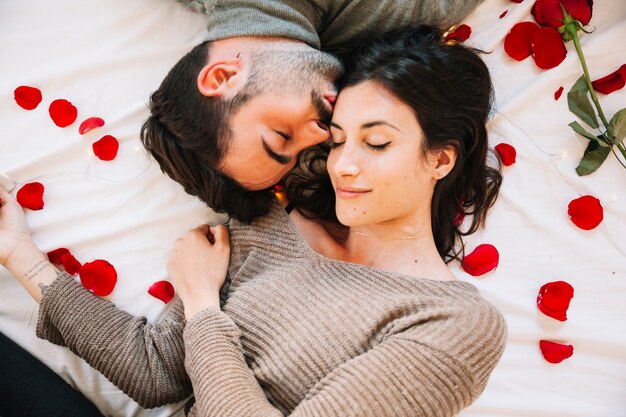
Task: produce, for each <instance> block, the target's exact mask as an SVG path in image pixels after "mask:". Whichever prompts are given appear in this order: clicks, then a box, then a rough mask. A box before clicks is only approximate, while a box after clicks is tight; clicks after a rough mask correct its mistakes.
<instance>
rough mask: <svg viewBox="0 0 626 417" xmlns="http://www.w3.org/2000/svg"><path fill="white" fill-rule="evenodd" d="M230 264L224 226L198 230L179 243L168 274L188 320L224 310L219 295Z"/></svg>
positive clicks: (226, 230) (205, 227) (184, 237)
mask: <svg viewBox="0 0 626 417" xmlns="http://www.w3.org/2000/svg"><path fill="white" fill-rule="evenodd" d="M229 260H230V243H229V241H228V229H227V228H226V226H224V225H218V226H213V227H209V226H207V225H204V226H200V227H197V228H195V229H192V230H190V231H189V232H187V233H186V234H185V235H184V236H183V237H181V238H179V239H177V240H176V242H175V243H174V248H173V249H172V253H171V255H170V258H169V260H168V262H167V272H168V274H169V276H170V278H171V279H172V281H173V282H174V286H175V287H176V292H177V293H178V295H179V296H180V298H181V299H182V300H183V304H184V306H185V317H186V318H187V320H189V319H191V317H193V316H194V315H195V314H196V313H198V312H199V311H200V310H203V309H205V308H208V307H216V308H218V309H219V308H220V299H219V292H220V289H221V288H222V285H223V284H224V280H225V279H226V272H227V270H228V262H229Z"/></svg>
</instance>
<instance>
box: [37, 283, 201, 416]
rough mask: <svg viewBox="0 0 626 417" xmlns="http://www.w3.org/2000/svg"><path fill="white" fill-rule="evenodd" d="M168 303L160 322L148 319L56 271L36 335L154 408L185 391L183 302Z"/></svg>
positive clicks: (184, 394) (188, 386)
mask: <svg viewBox="0 0 626 417" xmlns="http://www.w3.org/2000/svg"><path fill="white" fill-rule="evenodd" d="M174 303H175V304H174V305H173V306H172V307H171V308H170V309H169V311H168V312H167V313H166V316H165V317H164V318H163V320H161V322H159V323H158V324H149V323H147V320H146V318H145V317H135V316H132V315H130V314H128V313H126V312H124V311H121V310H119V309H118V308H117V307H116V306H115V305H114V304H113V303H111V302H109V301H107V300H104V299H101V298H99V297H96V296H94V295H93V294H91V293H90V292H89V291H87V290H86V289H85V288H84V287H82V286H81V285H80V284H79V283H77V282H76V281H75V280H74V279H72V277H70V276H69V275H67V274H66V273H59V276H58V278H57V279H56V280H55V281H54V282H53V283H52V284H51V285H50V287H48V289H47V290H46V292H45V294H44V296H43V299H42V301H41V305H40V308H39V321H38V323H37V336H38V337H40V338H42V339H47V340H49V341H50V342H52V343H55V344H57V345H61V346H67V347H68V348H69V349H70V350H71V351H72V352H74V353H75V354H76V355H78V356H80V357H81V358H83V359H84V360H85V361H86V362H87V363H89V365H91V366H92V367H94V368H95V369H97V370H98V371H99V372H101V373H102V374H103V375H104V376H105V377H106V378H107V379H108V380H109V381H111V382H112V383H113V384H115V385H116V386H117V387H118V388H120V389H121V390H122V391H123V392H124V393H126V394H127V395H128V396H129V397H131V398H132V399H133V400H135V401H136V402H137V403H138V404H139V405H141V406H142V407H145V408H153V407H158V406H161V405H164V404H169V403H173V402H177V401H180V400H183V399H185V398H186V397H188V396H189V395H190V394H191V382H190V380H189V377H188V376H187V374H186V373H185V369H184V354H185V352H184V347H183V341H182V333H183V328H184V326H185V319H184V314H183V307H182V303H181V302H180V300H177V301H175V302H174Z"/></svg>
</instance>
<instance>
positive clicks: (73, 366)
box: [0, 0, 626, 417]
mask: <svg viewBox="0 0 626 417" xmlns="http://www.w3.org/2000/svg"><path fill="white" fill-rule="evenodd" d="M531 6H532V2H531V1H529V0H526V1H524V2H523V3H521V4H516V3H513V2H510V1H508V0H486V1H485V3H483V4H482V5H481V6H480V7H479V8H478V9H477V10H476V11H475V12H474V13H473V14H472V15H471V16H470V17H469V18H468V19H466V23H468V24H469V25H470V26H471V27H472V29H473V34H472V36H471V38H470V40H469V41H468V43H469V44H472V45H475V46H478V47H480V48H482V49H484V50H487V51H491V53H490V54H489V55H487V56H486V57H485V58H486V61H487V62H488V64H489V66H490V69H491V70H492V73H493V77H494V85H495V90H496V108H497V110H496V112H495V113H494V117H493V120H492V122H491V124H490V140H491V141H492V144H493V145H495V144H497V143H500V142H506V143H509V144H511V145H513V146H514V147H515V148H516V149H517V152H518V157H517V163H516V164H515V165H513V166H511V167H505V168H504V184H503V187H502V191H501V195H500V198H499V200H498V202H497V203H496V205H495V207H494V208H493V210H492V212H491V213H490V215H489V217H488V222H487V227H486V229H485V230H483V231H481V232H479V233H477V234H475V235H474V236H472V237H470V238H469V239H467V246H468V250H472V249H473V248H474V247H476V246H477V245H479V244H481V243H491V244H493V245H495V246H496V247H497V248H498V250H499V252H500V265H499V267H498V269H497V270H496V271H494V272H492V273H490V274H488V275H484V276H483V277H478V278H474V277H471V276H469V275H467V274H466V273H464V272H463V271H462V270H461V269H460V268H459V266H458V265H453V266H452V268H453V270H454V272H455V274H456V275H457V276H458V277H459V278H460V279H462V280H466V281H469V282H472V283H473V284H475V285H476V286H477V287H478V288H479V289H480V290H481V292H482V293H483V294H484V295H485V296H486V297H487V298H488V299H490V300H491V301H492V302H494V303H495V304H496V305H497V306H498V307H499V308H500V309H501V310H502V311H503V313H504V315H505V317H506V319H507V322H508V325H509V336H508V345H507V349H506V351H505V353H504V356H503V358H502V361H501V362H500V364H499V365H498V366H497V368H496V369H495V371H494V373H493V375H492V377H491V380H490V382H489V384H488V386H487V388H486V389H485V391H484V393H483V395H482V396H481V397H480V398H479V400H478V401H477V402H476V403H475V404H473V405H472V406H471V407H469V408H468V409H466V410H464V411H463V412H462V413H461V416H463V417H488V416H498V417H526V416H528V417H538V416H539V417H557V416H558V417H562V416H568V417H583V416H584V417H587V416H594V417H620V416H622V417H624V416H626V302H625V301H626V237H625V236H626V223H625V222H624V219H626V171H625V170H624V169H623V168H622V167H621V166H619V164H618V163H617V161H615V159H614V158H613V157H609V160H608V161H607V162H606V163H605V164H604V166H603V167H602V168H600V170H599V171H598V172H597V173H595V174H593V175H591V176H588V177H584V178H580V177H578V176H577V175H576V173H575V172H574V167H575V166H576V164H577V160H578V158H579V157H580V155H581V154H582V150H583V149H584V147H585V145H586V144H585V141H584V140H583V139H580V138H579V137H576V135H575V134H574V133H573V132H572V131H571V130H570V128H569V127H568V126H567V124H568V123H569V122H571V121H573V120H575V118H574V116H573V115H572V114H571V113H569V111H568V110H567V104H566V97H565V93H566V92H567V91H568V90H569V88H570V87H571V85H572V84H573V82H574V81H575V80H576V79H577V78H578V77H579V75H580V73H581V70H580V67H579V63H578V59H577V56H576V54H575V52H574V50H573V45H571V43H570V44H568V45H567V46H568V56H567V58H566V59H565V61H564V62H563V63H562V64H561V65H560V66H558V67H557V68H555V69H552V70H549V71H541V70H538V69H537V68H536V67H535V66H534V64H533V62H532V60H531V59H530V58H529V59H527V60H526V61H523V62H516V61H513V60H512V59H510V58H509V57H508V56H506V54H505V53H504V51H503V48H502V42H503V38H504V36H505V35H506V33H507V32H508V31H509V29H510V28H511V27H512V26H513V24H515V23H516V22H518V21H521V20H531V17H530V8H531ZM505 10H508V13H507V15H506V16H505V17H504V18H502V19H500V18H499V16H500V14H501V13H502V12H503V11H505ZM204 23H205V18H204V17H203V16H201V15H199V14H196V13H194V12H191V11H189V10H185V9H184V8H183V7H181V6H180V5H179V4H177V3H175V2H169V1H165V0H159V1H154V0H152V1H150V0H135V1H133V2H127V1H123V0H103V1H99V2H89V3H87V2H83V1H79V0H59V1H54V2H48V1H43V0H34V1H29V2H19V1H7V0H4V1H0V52H1V53H2V65H1V66H0V172H4V173H6V174H8V175H10V176H11V177H13V178H14V179H16V180H17V181H18V182H20V183H22V184H23V183H26V182H30V181H40V182H42V183H44V184H45V187H46V194H45V196H46V198H45V204H46V206H45V209H44V210H41V211H30V212H28V221H29V224H30V225H31V227H32V229H33V233H34V237H35V240H36V242H37V243H38V244H39V246H40V247H41V248H42V249H43V250H44V251H47V250H51V249H55V248H58V247H67V248H70V250H71V251H72V252H73V253H74V254H75V255H76V257H77V258H78V259H79V260H80V261H82V262H87V261H91V260H93V259H106V260H108V261H110V262H111V263H112V264H113V265H115V267H116V269H117V271H118V274H119V281H118V284H117V287H116V289H115V291H114V292H113V293H112V295H111V296H109V297H108V298H109V299H110V300H112V301H113V302H115V303H116V304H117V305H118V306H119V307H120V308H122V309H124V310H126V311H129V312H130V313H132V314H136V315H145V316H147V317H148V319H149V320H150V321H152V322H154V321H157V320H158V319H159V318H160V317H161V316H162V315H163V313H164V311H165V310H166V308H167V307H164V305H163V303H161V301H159V300H156V299H155V298H152V297H151V296H150V295H148V294H147V293H146V290H147V288H148V287H149V286H150V285H151V284H152V283H153V282H155V281H158V280H161V279H166V278H167V275H166V273H165V262H166V260H167V255H168V252H169V250H170V248H171V246H172V243H173V241H174V240H175V239H176V238H177V237H178V236H180V235H181V234H182V233H184V232H185V231H186V230H187V229H189V228H191V227H194V226H195V225H197V224H200V223H202V222H212V223H216V222H220V221H221V220H223V218H222V217H220V216H217V215H215V214H214V213H212V211H211V210H209V209H207V208H206V207H204V206H203V205H202V204H201V202H199V201H198V200H197V199H195V198H193V197H190V196H188V195H186V194H185V193H184V191H183V190H182V188H181V187H180V186H178V185H177V184H176V183H174V182H173V181H171V180H169V179H168V178H167V177H165V176H164V175H163V174H161V172H160V171H159V169H158V166H157V164H156V163H155V162H151V160H150V159H149V158H148V157H147V156H146V155H145V153H144V151H143V148H142V147H141V145H140V142H139V138H138V133H139V129H140V126H141V123H142V121H143V120H144V119H145V117H146V115H147V109H146V104H145V103H146V102H147V99H148V97H149V94H150V93H151V92H152V91H153V90H154V89H155V88H156V87H157V86H158V85H159V83H160V81H161V80H162V78H163V77H164V76H165V74H166V72H167V71H168V69H169V68H170V67H171V66H172V65H173V64H174V62H176V61H177V60H178V58H180V57H181V56H182V55H183V54H184V53H185V52H186V51H187V50H189V49H190V48H191V47H192V46H193V45H195V44H196V43H198V42H200V41H201V40H202V38H203V35H204V30H205V28H204ZM591 24H592V25H593V26H594V27H595V28H596V29H595V32H594V33H593V34H590V35H582V45H583V49H584V51H585V54H586V56H587V59H588V61H589V64H590V71H591V75H592V77H593V78H594V79H595V78H599V77H601V76H604V75H606V74H608V73H610V72H612V71H614V70H615V69H617V68H618V67H619V66H620V65H622V64H624V63H626V49H624V47H623V41H624V39H626V2H624V1H623V0H604V1H601V2H600V1H598V2H596V5H595V9H594V16H593V19H592V21H591ZM19 85H32V86H35V87H38V88H40V89H41V90H42V93H43V102H42V103H41V104H40V105H39V107H38V108H37V109H35V110H33V111H25V110H23V109H21V108H20V107H18V106H17V105H16V104H15V102H14V100H13V90H14V89H15V88H16V87H17V86H19ZM559 86H564V87H565V93H564V95H563V97H561V99H560V100H558V101H555V100H554V97H553V93H554V91H556V90H557V88H558V87H559ZM57 98H65V99H68V100H70V101H71V102H72V103H74V105H76V107H77V108H78V111H79V115H78V119H77V122H76V123H74V124H73V125H71V126H70V127H68V128H65V129H61V128H58V127H56V126H54V124H53V123H52V121H51V120H50V117H49V116H48V112H47V108H48V105H49V104H50V102H51V101H52V100H54V99H57ZM600 101H601V102H602V105H603V108H604V109H605V112H606V113H608V114H613V113H615V112H616V111H617V110H618V109H620V108H622V107H625V104H626V89H623V90H620V91H618V92H615V93H613V94H611V95H608V96H601V97H600ZM90 116H99V117H102V118H104V119H105V121H106V125H105V126H104V127H102V128H99V129H96V130H93V131H91V132H89V133H88V134H86V135H84V136H81V135H79V134H78V131H77V130H78V125H79V123H80V121H82V120H84V119H85V118H87V117H90ZM104 134H111V135H114V136H116V137H117V138H118V139H119V140H120V143H121V147H120V151H119V154H118V157H117V158H116V159H115V160H114V161H112V162H103V161H100V160H98V159H97V158H95V157H94V156H93V154H92V153H91V144H92V143H93V142H94V141H95V140H97V139H99V138H100V137H101V136H102V135H104ZM585 194H593V195H595V196H596V197H597V198H599V199H600V200H601V202H602V205H603V206H604V214H605V219H604V221H603V223H602V224H601V225H600V226H599V227H598V228H596V229H594V230H591V231H583V230H580V229H578V228H577V227H575V226H574V225H573V224H572V223H571V222H570V220H569V219H568V217H567V205H568V203H569V202H570V201H571V200H572V199H574V198H576V197H578V196H581V195H585ZM557 280H564V281H567V282H569V283H570V284H571V285H572V286H573V287H574V289H575V296H574V299H573V300H572V303H571V307H570V309H569V311H568V320H567V321H566V322H557V321H556V320H554V319H551V318H549V317H546V316H545V315H543V314H542V313H540V312H539V311H538V309H537V307H536V304H535V299H536V295H537V292H538V290H539V287H540V286H541V285H543V284H544V283H546V282H550V281H557ZM36 320H37V305H36V303H35V302H34V301H32V299H31V298H30V297H29V296H28V295H27V294H26V293H25V291H24V290H23V289H22V288H21V287H20V286H19V285H18V284H17V283H16V282H15V281H14V279H13V278H11V277H10V275H9V274H8V273H7V272H6V271H5V270H0V331H2V332H3V333H5V334H6V335H8V336H9V337H11V338H13V339H14V340H15V341H16V342H17V343H19V344H20V345H21V346H23V347H24V348H26V349H27V350H28V351H30V352H31V353H33V354H34V355H35V356H36V357H38V358H39V359H41V360H42V361H43V362H45V363H46V364H47V365H48V366H50V367H51V368H52V369H53V370H54V371H56V372H57V373H59V374H60V375H61V376H62V377H63V378H64V379H65V380H67V381H68V382H69V383H71V384H72V385H73V386H75V387H77V388H78V389H80V390H81V391H82V392H83V393H84V394H85V395H86V396H87V397H88V398H90V399H91V400H92V401H94V402H95V403H96V404H97V406H98V407H99V408H100V410H101V411H102V412H103V413H104V414H106V415H111V416H142V417H144V416H146V417H147V416H150V417H152V416H154V417H156V416H159V417H161V416H170V415H173V414H175V413H177V412H178V413H179V414H180V408H181V406H182V403H181V404H174V405H170V406H166V407H162V408H159V409H154V410H143V409H141V408H140V407H139V406H138V405H137V404H136V403H134V402H133V401H132V400H130V399H128V398H127V397H126V396H125V395H124V394H123V393H121V392H120V391H119V390H118V389H117V388H115V387H114V386H113V385H112V384H111V383H109V382H108V381H107V380H106V379H105V378H104V377H102V376H101V375H100V374H98V373H97V372H96V371H94V370H93V369H91V368H90V367H89V366H88V365H87V364H86V363H85V362H83V361H82V360H81V359H79V358H77V357H76V356H74V355H73V354H72V353H71V352H69V351H68V350H67V349H65V348H60V347H58V346H54V345H52V344H50V343H48V342H46V341H43V340H39V339H37V338H36V337H35V332H34V329H35V324H36ZM540 339H548V340H554V341H560V342H563V343H568V344H572V345H574V348H575V352H574V355H573V356H572V357H571V358H569V359H567V360H565V361H564V362H562V363H560V364H556V365H553V364H549V363H547V362H546V361H545V360H544V359H543V357H542V356H541V353H540V351H539V348H538V341H539V340H540ZM0 360H1V359H0Z"/></svg>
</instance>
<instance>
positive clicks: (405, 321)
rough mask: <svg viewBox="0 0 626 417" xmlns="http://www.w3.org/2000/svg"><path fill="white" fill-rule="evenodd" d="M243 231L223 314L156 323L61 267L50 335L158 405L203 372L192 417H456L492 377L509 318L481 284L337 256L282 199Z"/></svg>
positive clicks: (48, 299)
mask: <svg viewBox="0 0 626 417" xmlns="http://www.w3.org/2000/svg"><path fill="white" fill-rule="evenodd" d="M230 233H231V245H232V252H231V262H230V266H229V272H228V278H227V283H229V284H230V285H229V287H228V288H227V287H225V289H224V291H223V295H224V300H225V303H224V304H223V308H222V311H219V310H217V309H207V310H204V311H202V312H200V313H199V314H197V315H196V316H195V317H194V318H193V319H192V320H190V321H189V322H188V323H186V322H185V320H184V316H183V314H182V305H181V303H180V301H177V302H175V303H174V305H172V308H171V309H170V311H169V312H168V314H167V316H166V318H165V319H164V320H163V321H162V322H161V323H159V324H156V325H152V324H147V323H146V320H145V319H144V318H141V317H133V316H130V315H128V314H127V313H124V312H122V311H119V310H117V309H116V308H115V306H114V305H113V304H111V303H109V302H108V301H105V300H102V299H99V298H97V297H94V296H92V295H90V294H89V293H88V292H87V291H86V290H85V289H84V288H82V287H81V286H80V284H77V283H76V282H75V281H74V280H73V279H72V278H71V277H69V276H67V275H61V276H60V277H59V279H57V280H56V281H55V282H54V283H53V284H52V285H51V286H50V288H49V289H48V290H47V291H46V293H45V296H44V298H43V301H42V304H41V307H40V313H39V323H38V335H39V336H40V337H43V338H46V339H48V340H50V341H51V342H53V343H56V344H60V345H65V346H68V347H69V348H70V349H71V350H72V351H73V352H75V353H76V354H78V355H79V356H81V357H83V358H84V359H85V360H86V361H87V362H89V363H90V364H91V365H92V366H93V367H95V368H96V369H98V370H99V371H100V372H102V373H103V374H104V375H106V376H107V378H109V379H110V380H111V381H112V382H113V383H114V384H116V385H117V386H118V387H120V389H122V390H124V391H125V392H127V393H128V394H129V395H130V396H131V397H133V398H134V399H135V400H136V401H137V402H138V403H139V404H141V405H143V406H146V407H154V406H158V405H161V404H165V403H168V402H173V401H179V400H181V399H183V398H185V397H186V396H188V395H189V394H190V389H191V386H190V381H191V383H192V385H193V392H194V395H195V399H196V402H195V404H194V406H193V408H192V410H191V413H190V415H192V416H206V417H209V416H210V417H218V416H219V417H229V416H233V417H247V416H268V417H269V416H272V417H274V416H283V415H290V416H298V417H300V416H320V417H321V416H325V417H331V416H337V417H347V416H360V417H364V416H389V417H392V416H394V417H399V416H413V417H417V416H421V417H443V416H453V415H455V414H457V413H458V412H459V410H461V409H462V408H464V407H466V406H467V405H469V404H470V403H471V402H472V401H474V400H475V399H476V398H477V397H478V395H479V394H480V392H481V391H482V390H483V388H484V387H485V384H486V383H487V379H488V377H489V374H490V373H491V371H492V370H493V368H494V366H495V365H496V363H497V362H498V359H499V358H500V356H501V354H502V351H503V349H504V344H505V337H506V325H505V322H504V320H503V317H502V315H501V314H500V312H499V311H498V310H496V309H495V308H494V306H493V305H491V304H490V303H489V302H487V301H486V300H485V299H484V298H482V297H481V296H480V294H479V293H478V291H477V289H476V288H475V287H474V286H473V285H471V284H469V283H465V282H461V281H434V280H429V279H427V278H416V277H414V276H408V275H402V274H398V273H391V272H386V271H382V270H379V269H375V268H371V267H366V266H362V265H356V264H350V263H346V262H340V261H335V260H331V259H328V258H324V257H322V256H320V255H318V254H317V253H315V252H313V251H312V250H311V249H310V248H309V246H308V245H307V243H306V242H305V241H304V239H303V238H302V237H301V235H300V234H299V233H298V232H297V230H296V229H295V227H294V225H293V223H292V222H291V220H290V219H289V216H288V215H287V214H286V213H285V212H284V210H282V209H281V208H280V207H278V206H276V207H274V209H273V210H272V212H271V213H270V214H269V215H268V216H266V217H264V218H262V219H259V220H257V221H256V222H254V223H253V224H252V225H244V224H241V223H239V222H237V221H232V222H231V226H230ZM183 361H184V367H183ZM185 369H186V372H187V374H188V375H189V376H187V375H186V374H185ZM189 378H190V379H189Z"/></svg>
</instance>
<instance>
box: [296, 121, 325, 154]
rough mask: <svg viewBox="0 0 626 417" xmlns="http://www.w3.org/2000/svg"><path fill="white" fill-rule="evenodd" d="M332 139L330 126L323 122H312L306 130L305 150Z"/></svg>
mask: <svg viewBox="0 0 626 417" xmlns="http://www.w3.org/2000/svg"><path fill="white" fill-rule="evenodd" d="M329 137H330V132H329V130H328V126H326V125H324V124H323V123H321V122H318V121H315V120H311V121H309V122H308V123H307V126H306V128H305V129H304V140H303V142H302V145H303V146H304V147H305V148H309V147H311V146H314V145H317V144H318V143H322V142H324V141H325V140H327V139H328V138H329Z"/></svg>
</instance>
